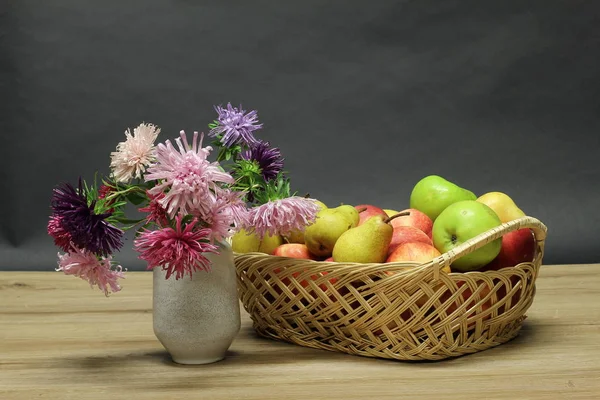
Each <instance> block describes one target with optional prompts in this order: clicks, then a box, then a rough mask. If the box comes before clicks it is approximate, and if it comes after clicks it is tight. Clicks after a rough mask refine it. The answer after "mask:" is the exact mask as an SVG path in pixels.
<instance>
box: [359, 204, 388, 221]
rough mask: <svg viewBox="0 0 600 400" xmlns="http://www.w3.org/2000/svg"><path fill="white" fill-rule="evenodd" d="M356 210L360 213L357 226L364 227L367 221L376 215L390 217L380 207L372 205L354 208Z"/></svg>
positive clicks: (361, 205) (360, 205)
mask: <svg viewBox="0 0 600 400" xmlns="http://www.w3.org/2000/svg"><path fill="white" fill-rule="evenodd" d="M354 208H356V209H357V210H358V211H359V214H358V218H359V220H358V224H357V225H362V224H363V223H364V222H365V221H366V220H367V219H369V218H371V217H374V216H376V215H383V216H384V217H387V216H388V215H387V213H386V212H385V211H383V209H382V208H379V207H377V206H374V205H371V204H359V205H357V206H354ZM361 210H362V211H361Z"/></svg>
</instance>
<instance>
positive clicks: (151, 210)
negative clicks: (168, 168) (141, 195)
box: [138, 193, 169, 226]
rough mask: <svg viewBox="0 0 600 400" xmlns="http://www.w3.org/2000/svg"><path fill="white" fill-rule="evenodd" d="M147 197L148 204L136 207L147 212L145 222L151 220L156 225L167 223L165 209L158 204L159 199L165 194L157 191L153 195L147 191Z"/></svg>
mask: <svg viewBox="0 0 600 400" xmlns="http://www.w3.org/2000/svg"><path fill="white" fill-rule="evenodd" d="M148 197H149V199H150V201H149V203H148V205H147V206H146V207H141V208H139V209H138V210H139V211H140V212H144V213H148V215H147V216H146V222H153V223H155V224H156V225H158V226H167V225H169V219H168V217H167V211H166V210H165V208H164V207H163V206H162V205H161V204H160V200H162V199H163V198H164V197H165V194H164V193H159V194H157V195H153V194H149V193H148Z"/></svg>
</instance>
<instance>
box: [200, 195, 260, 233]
mask: <svg viewBox="0 0 600 400" xmlns="http://www.w3.org/2000/svg"><path fill="white" fill-rule="evenodd" d="M242 196H243V193H240V192H233V191H229V190H222V191H221V193H220V194H219V195H218V196H217V197H216V199H215V202H214V204H213V205H212V207H211V208H210V210H209V212H208V213H206V214H204V215H201V218H202V220H203V221H204V222H206V224H207V225H208V227H209V228H210V230H211V231H212V239H214V240H218V241H220V240H223V239H224V238H226V237H229V236H231V234H232V231H234V230H235V229H236V228H237V227H240V226H246V225H248V223H249V221H248V209H247V208H246V204H245V203H244V201H243V200H242Z"/></svg>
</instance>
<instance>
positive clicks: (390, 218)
mask: <svg viewBox="0 0 600 400" xmlns="http://www.w3.org/2000/svg"><path fill="white" fill-rule="evenodd" d="M405 215H410V211H402V212H399V213H398V214H394V215H392V216H391V217H388V218H386V219H384V220H383V222H385V223H386V224H387V223H389V222H390V221H391V220H393V219H394V218H398V217H404V216H405Z"/></svg>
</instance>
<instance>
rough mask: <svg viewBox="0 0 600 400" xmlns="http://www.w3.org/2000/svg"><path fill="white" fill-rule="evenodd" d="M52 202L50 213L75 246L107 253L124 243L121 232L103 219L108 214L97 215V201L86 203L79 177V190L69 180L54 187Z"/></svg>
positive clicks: (97, 252)
mask: <svg viewBox="0 0 600 400" xmlns="http://www.w3.org/2000/svg"><path fill="white" fill-rule="evenodd" d="M51 204H52V210H53V216H54V217H57V218H59V219H60V224H61V227H62V229H64V231H65V232H66V233H68V234H69V235H70V236H71V242H72V243H73V244H74V245H75V246H76V247H78V248H80V249H86V250H88V251H90V252H92V253H94V254H98V255H103V256H108V255H110V254H111V253H112V252H113V251H114V250H118V249H120V248H121V246H122V245H123V242H122V237H123V231H122V230H120V229H119V228H117V227H115V226H113V225H111V224H109V223H108V222H106V221H105V219H106V218H108V217H110V216H111V213H104V214H96V213H95V212H94V207H95V205H96V201H92V203H91V204H89V205H88V202H87V199H86V197H85V193H84V192H83V185H82V181H81V179H79V190H76V189H75V188H74V187H73V186H72V185H71V184H69V183H66V184H64V185H62V186H59V187H58V188H55V189H54V191H53V195H52V203H51Z"/></svg>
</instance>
